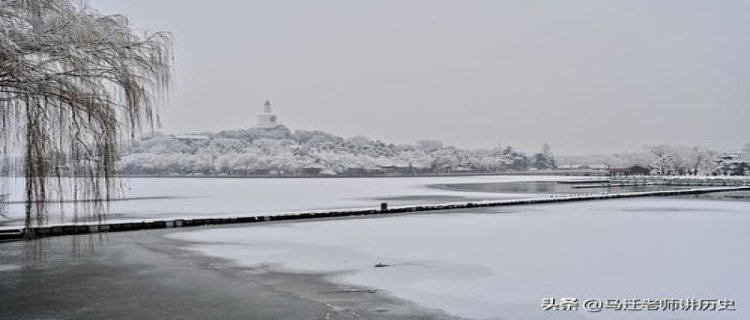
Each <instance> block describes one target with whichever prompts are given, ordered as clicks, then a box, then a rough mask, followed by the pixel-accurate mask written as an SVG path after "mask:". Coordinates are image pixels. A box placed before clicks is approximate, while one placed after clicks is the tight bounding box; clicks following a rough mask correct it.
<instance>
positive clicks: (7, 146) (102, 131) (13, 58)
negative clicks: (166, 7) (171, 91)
mask: <svg viewBox="0 0 750 320" xmlns="http://www.w3.org/2000/svg"><path fill="white" fill-rule="evenodd" d="M171 47H172V46H171V40H170V37H169V34H167V33H163V32H157V33H149V34H144V35H139V34H137V33H136V32H135V31H134V30H133V29H131V28H130V26H129V23H128V20H127V19H126V18H125V17H123V16H119V15H102V14H100V13H98V12H96V11H94V10H92V9H90V8H88V7H87V6H86V4H85V2H82V1H73V0H0V144H1V146H2V150H3V161H4V163H3V168H4V170H5V171H6V172H5V173H10V174H12V173H19V174H20V173H23V174H22V175H23V177H24V181H25V188H26V193H25V197H26V225H27V226H33V225H38V224H42V223H44V219H45V217H46V216H45V203H47V202H49V201H51V200H61V199H62V197H63V196H64V194H65V193H69V194H71V196H72V197H73V198H74V199H75V198H88V199H87V200H96V201H93V202H92V201H87V203H94V204H96V203H100V202H101V203H105V202H106V200H108V199H109V197H110V195H111V192H112V191H113V188H114V186H115V184H114V180H113V177H114V175H115V161H116V158H117V147H118V141H120V140H121V139H123V138H132V137H134V135H135V134H136V132H137V131H138V130H140V129H141V127H142V125H149V126H153V125H155V124H156V122H158V119H157V117H156V115H157V108H156V106H157V105H159V104H161V103H163V102H164V99H165V98H166V92H167V89H168V88H169V82H170V76H171V65H172V50H171ZM64 178H65V179H64ZM92 209H94V210H98V209H101V208H100V207H96V208H92Z"/></svg>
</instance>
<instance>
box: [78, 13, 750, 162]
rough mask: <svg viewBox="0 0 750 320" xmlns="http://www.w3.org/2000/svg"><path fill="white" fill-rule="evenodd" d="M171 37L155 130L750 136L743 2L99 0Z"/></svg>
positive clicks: (533, 137)
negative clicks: (165, 99) (275, 118)
mask: <svg viewBox="0 0 750 320" xmlns="http://www.w3.org/2000/svg"><path fill="white" fill-rule="evenodd" d="M90 4H91V6H92V7H94V8H97V9H99V10H100V11H102V12H104V13H123V14H125V15H127V16H128V17H129V18H130V19H131V21H132V23H133V25H134V26H135V27H136V28H138V29H149V30H165V31H171V32H173V34H174V39H175V44H176V83H175V89H174V91H173V94H172V99H171V102H170V105H169V106H168V107H167V108H166V109H164V110H163V112H162V122H163V128H162V131H164V132H170V133H186V132H199V131H217V130H221V129H235V128H247V127H251V126H252V125H253V124H254V123H255V116H256V114H257V113H258V112H259V111H261V110H262V104H263V102H264V101H265V100H266V99H270V100H271V101H272V102H274V105H275V108H276V109H275V111H276V112H277V113H278V114H279V116H280V121H281V122H282V123H284V124H286V125H287V126H288V127H289V128H290V129H292V130H294V129H308V130H309V129H319V130H323V131H327V132H330V133H334V134H339V135H343V136H354V135H365V136H369V137H371V138H373V139H380V140H384V141H386V142H394V143H402V142H404V143H405V142H414V141H416V140H420V139H440V140H444V141H445V142H446V143H448V144H453V145H457V146H462V147H492V146H495V145H497V144H498V143H501V144H503V145H513V146H517V147H520V148H522V149H526V150H529V151H536V150H538V149H539V148H540V147H541V144H542V143H543V142H545V141H547V142H549V143H550V145H551V146H552V148H553V151H555V152H556V153H562V154H573V153H610V152H621V151H638V150H641V148H642V147H643V146H644V145H650V144H659V143H666V144H675V145H708V146H711V147H714V148H717V149H720V150H734V149H740V148H741V147H742V145H743V144H744V143H747V142H750V2H748V1H709V0H705V1H682V0H681V1H654V0H646V1H632V0H628V1H601V0H592V1H562V0H559V1H528V0H519V1H465V0H461V1H458V0H456V1H442V0H419V1H416V0H414V1H412V0H392V1H385V0H378V1H366V0H356V1H352V0H338V1H327V0H325V1H320V0H316V1H307V0H300V1H283V0H273V1H271V0H268V1H241V0H212V1H205V0H200V1H199V0H127V1H123V0H91V2H90Z"/></svg>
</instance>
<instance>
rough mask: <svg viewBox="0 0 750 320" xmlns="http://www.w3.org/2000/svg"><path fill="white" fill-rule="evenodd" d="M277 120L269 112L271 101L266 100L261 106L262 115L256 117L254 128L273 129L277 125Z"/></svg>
mask: <svg viewBox="0 0 750 320" xmlns="http://www.w3.org/2000/svg"><path fill="white" fill-rule="evenodd" d="M277 120H278V117H276V115H275V114H273V112H272V111H271V101H268V100H266V103H264V104H263V113H261V114H259V115H258V123H257V124H256V125H255V127H256V128H261V129H273V128H276V126H278V125H279V123H278V122H277Z"/></svg>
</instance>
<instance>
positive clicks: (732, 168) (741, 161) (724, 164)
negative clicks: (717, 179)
mask: <svg viewBox="0 0 750 320" xmlns="http://www.w3.org/2000/svg"><path fill="white" fill-rule="evenodd" d="M715 163H716V166H717V167H716V169H714V171H713V172H712V173H711V174H713V175H720V176H747V175H750V160H748V159H745V157H743V156H742V154H739V153H724V154H721V155H719V156H717V157H716V160H715Z"/></svg>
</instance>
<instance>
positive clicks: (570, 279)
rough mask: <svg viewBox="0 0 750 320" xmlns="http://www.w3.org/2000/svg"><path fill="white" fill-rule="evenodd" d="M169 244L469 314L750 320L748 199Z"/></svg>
mask: <svg viewBox="0 0 750 320" xmlns="http://www.w3.org/2000/svg"><path fill="white" fill-rule="evenodd" d="M170 237H172V238H176V239H182V240H189V241H193V242H200V243H203V244H199V245H192V246H191V248H193V249H195V250H199V251H200V252H202V253H204V254H206V255H209V256H215V257H221V258H226V259H230V260H232V261H234V262H235V263H237V264H240V265H245V266H252V265H258V264H268V263H270V264H281V265H282V266H283V268H285V269H287V270H295V271H308V272H309V271H313V272H331V271H349V272H344V273H341V274H340V275H339V276H340V277H342V280H343V281H346V282H350V283H352V284H357V285H362V286H368V287H374V288H378V289H382V290H386V291H387V292H389V293H391V294H393V295H395V296H397V297H401V298H404V299H407V300H411V301H415V302H417V303H419V304H422V305H425V306H428V307H434V308H439V309H443V310H446V311H447V312H450V313H452V314H456V315H460V316H466V317H472V318H494V317H501V318H502V319H521V320H528V319H748V318H750V312H748V308H747V304H748V303H750V290H748V288H750V275H748V273H747V270H750V255H748V254H747V252H746V249H747V246H748V245H749V244H750V202H740V201H714V200H698V199H626V200H610V201H592V202H580V203H567V204H551V205H538V206H519V207H503V208H489V209H476V210H474V211H473V212H472V213H464V214H430V215H412V216H398V217H387V218H365V219H351V220H336V221H321V222H299V223H285V224H274V225H256V226H250V227H240V228H221V229H210V230H203V231H196V232H180V233H175V234H172V235H170ZM379 263H383V264H388V265H390V266H389V267H382V268H375V267H374V265H376V264H379ZM544 297H558V298H560V297H576V298H579V299H627V298H630V299H643V298H653V299H662V298H664V299H666V298H674V299H688V298H695V299H718V298H728V299H733V300H736V301H737V310H738V311H734V312H729V311H724V312H706V311H703V312H699V311H692V312H653V311H641V312H625V311H605V312H601V313H587V312H583V311H579V312H574V311H557V312H555V311H546V312H545V311H542V310H541V307H540V305H541V302H542V298H544Z"/></svg>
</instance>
